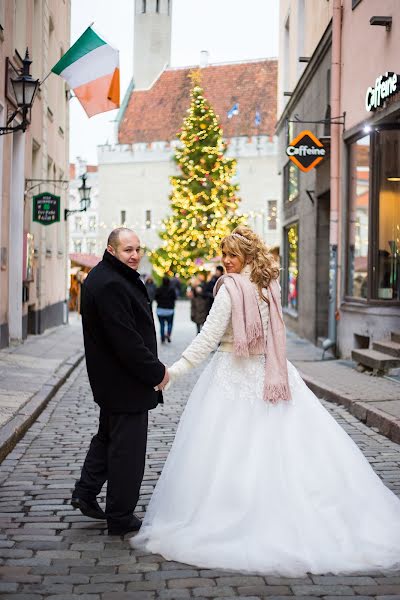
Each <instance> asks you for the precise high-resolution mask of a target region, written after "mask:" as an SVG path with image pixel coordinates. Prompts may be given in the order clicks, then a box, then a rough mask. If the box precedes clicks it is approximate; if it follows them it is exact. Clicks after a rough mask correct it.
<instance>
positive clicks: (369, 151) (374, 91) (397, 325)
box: [338, 0, 400, 356]
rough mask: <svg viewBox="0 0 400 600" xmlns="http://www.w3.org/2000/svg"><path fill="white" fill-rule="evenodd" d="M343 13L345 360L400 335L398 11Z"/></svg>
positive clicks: (353, 7)
mask: <svg viewBox="0 0 400 600" xmlns="http://www.w3.org/2000/svg"><path fill="white" fill-rule="evenodd" d="M341 11H342V15H341V57H342V59H341V73H340V112H341V113H344V112H345V113H346V121H345V129H344V131H342V135H341V148H340V172H341V176H342V182H341V183H342V185H341V200H342V202H341V221H340V226H341V236H340V237H341V240H342V247H341V252H340V262H341V279H340V289H341V305H340V319H339V321H338V344H339V351H340V353H341V354H343V355H345V356H346V355H348V354H349V353H350V351H351V349H354V348H371V347H372V345H373V344H374V342H377V341H379V340H382V339H383V340H384V339H386V340H389V339H390V335H391V332H393V331H396V330H400V153H399V149H400V76H397V75H396V74H397V73H400V69H399V61H400V59H399V55H400V37H399V35H400V5H399V3H398V2H396V0H384V1H383V2H382V1H379V0H368V1H366V0H358V1H357V0H353V1H352V2H343V3H342V8H341ZM381 15H385V17H390V19H389V21H390V22H389V21H388V22H386V24H385V23H382V22H381V20H380V19H379V17H380V16H381ZM372 49H373V51H372ZM365 57H368V60H365ZM391 74H393V75H391Z"/></svg>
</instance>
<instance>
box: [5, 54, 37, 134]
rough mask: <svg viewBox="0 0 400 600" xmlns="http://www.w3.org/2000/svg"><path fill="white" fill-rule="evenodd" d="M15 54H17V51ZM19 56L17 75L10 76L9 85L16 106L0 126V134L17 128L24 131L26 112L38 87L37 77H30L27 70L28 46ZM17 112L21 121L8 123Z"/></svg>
mask: <svg viewBox="0 0 400 600" xmlns="http://www.w3.org/2000/svg"><path fill="white" fill-rule="evenodd" d="M16 54H17V56H19V54H18V52H17V51H16ZM19 58H20V59H21V61H22V68H21V69H20V70H19V71H16V73H17V76H14V77H11V85H12V88H13V92H14V96H15V102H16V104H17V108H16V109H15V110H14V111H13V112H12V113H11V115H10V116H9V117H8V119H7V124H6V126H5V127H0V135H4V134H5V133H12V132H14V131H18V130H21V131H26V128H27V126H28V124H29V120H28V112H29V111H30V109H31V108H32V104H33V101H34V99H35V94H36V91H37V89H38V87H39V79H32V76H31V74H30V72H29V71H30V66H31V63H32V61H31V60H30V58H29V52H28V48H27V49H26V52H25V58H21V57H20V56H19ZM19 113H20V114H21V115H22V121H21V123H18V124H17V125H10V123H12V122H13V120H14V119H15V117H16V116H17V114H19Z"/></svg>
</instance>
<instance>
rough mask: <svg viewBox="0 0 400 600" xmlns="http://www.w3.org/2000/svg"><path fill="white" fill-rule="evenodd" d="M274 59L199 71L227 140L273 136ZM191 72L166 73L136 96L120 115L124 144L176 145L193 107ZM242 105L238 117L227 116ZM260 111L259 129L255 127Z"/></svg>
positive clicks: (224, 65) (274, 101)
mask: <svg viewBox="0 0 400 600" xmlns="http://www.w3.org/2000/svg"><path fill="white" fill-rule="evenodd" d="M277 69H278V61H277V60H276V59H262V60H257V61H246V62H240V63H229V64H221V65H210V66H208V67H205V68H202V69H201V85H202V87H203V88H204V94H205V97H206V98H207V100H208V102H210V104H211V106H212V107H213V109H214V111H215V112H216V113H217V115H219V118H220V122H221V125H222V129H223V133H224V137H225V138H230V137H237V136H252V135H271V136H272V135H274V130H275V124H276V96H277ZM192 70H193V68H192V67H185V68H179V69H166V70H165V71H163V72H162V73H161V75H160V76H159V78H158V79H157V80H156V81H155V83H154V84H153V86H152V87H151V88H150V89H149V90H138V91H136V90H133V92H132V94H131V97H130V100H129V103H128V104H127V107H126V110H125V113H124V114H123V115H121V120H120V124H119V132H118V141H119V143H120V144H133V143H137V142H148V143H149V142H155V141H161V140H163V141H171V140H175V139H176V134H177V131H178V130H179V129H180V127H181V126H182V121H183V119H184V117H185V116H186V111H187V109H188V108H189V105H190V90H191V87H192V82H191V80H190V79H189V77H188V75H189V73H190V72H191V71H192ZM235 103H239V114H238V115H235V116H233V117H232V118H231V119H228V117H227V113H228V111H229V110H230V109H231V108H232V106H233V105H234V104H235ZM256 111H258V112H259V113H260V115H261V123H260V125H259V126H258V127H257V126H256V125H255V122H254V121H255V116H256Z"/></svg>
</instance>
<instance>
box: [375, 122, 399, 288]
mask: <svg viewBox="0 0 400 600" xmlns="http://www.w3.org/2000/svg"><path fill="white" fill-rule="evenodd" d="M375 136H376V137H375V139H376V151H377V156H378V165H379V166H378V170H377V176H378V181H377V190H378V197H377V207H376V213H377V224H376V232H375V236H374V237H375V238H376V242H375V244H374V246H373V247H374V248H375V249H376V250H375V255H374V257H373V259H374V266H375V269H374V270H373V272H374V274H375V278H374V281H373V286H372V295H373V297H374V298H377V299H379V300H399V299H400V130H398V129H390V130H381V131H379V132H377V133H376V134H375Z"/></svg>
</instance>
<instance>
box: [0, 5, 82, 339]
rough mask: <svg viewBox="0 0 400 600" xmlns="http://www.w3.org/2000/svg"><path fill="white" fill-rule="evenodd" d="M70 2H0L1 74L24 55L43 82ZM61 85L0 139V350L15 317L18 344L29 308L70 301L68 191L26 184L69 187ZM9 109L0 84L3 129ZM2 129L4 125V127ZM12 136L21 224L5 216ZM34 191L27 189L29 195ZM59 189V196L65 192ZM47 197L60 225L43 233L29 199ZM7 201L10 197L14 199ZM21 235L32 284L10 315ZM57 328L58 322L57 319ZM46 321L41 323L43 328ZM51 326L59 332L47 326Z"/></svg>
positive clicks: (64, 42) (53, 82)
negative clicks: (19, 147) (21, 127)
mask: <svg viewBox="0 0 400 600" xmlns="http://www.w3.org/2000/svg"><path fill="white" fill-rule="evenodd" d="M70 10H71V6H70V0H7V2H0V23H1V25H2V26H3V28H4V32H3V36H2V37H3V40H2V41H0V65H1V67H0V72H4V66H5V59H6V57H9V58H10V59H11V60H12V61H13V62H14V63H15V64H17V57H16V56H15V54H14V48H17V50H18V51H19V52H20V54H21V55H23V54H24V53H25V49H26V47H28V48H29V53H30V56H31V59H32V65H31V73H32V75H33V76H34V77H35V78H39V79H43V78H44V76H45V75H46V74H47V73H48V72H49V71H50V69H51V68H52V66H54V64H55V63H56V62H57V61H58V60H59V58H60V56H61V55H62V54H63V53H65V51H66V50H67V49H68V47H69V37H70ZM65 89H66V88H65V84H64V82H63V80H61V79H60V78H59V77H56V76H55V75H50V77H49V78H48V79H47V80H46V82H45V83H44V84H43V85H42V86H41V88H40V90H39V92H38V94H37V97H36V99H35V102H34V105H33V109H32V115H31V125H30V126H29V128H28V130H27V132H26V133H25V134H7V135H5V136H1V137H0V161H1V166H0V190H1V197H0V217H1V230H0V246H1V247H2V248H3V251H2V252H3V256H5V255H7V259H6V260H5V261H3V263H2V270H1V271H0V327H1V326H2V328H1V330H0V331H1V335H2V338H1V339H0V345H6V344H5V342H6V340H5V336H6V327H7V324H8V323H9V321H10V314H11V313H13V318H14V321H15V319H16V321H17V322H18V320H19V319H20V318H21V320H22V321H23V325H22V327H21V332H20V331H18V327H17V330H16V333H15V332H14V333H15V335H12V337H14V338H16V339H20V337H21V336H20V333H22V334H23V335H25V334H26V330H27V318H26V315H27V313H28V307H29V309H30V310H31V311H33V312H37V313H38V312H43V311H44V310H48V311H50V312H51V310H52V307H54V306H56V305H57V304H60V305H61V304H62V303H63V302H64V301H65V299H66V295H67V246H66V225H65V223H64V219H63V209H64V206H65V200H66V193H67V192H66V186H60V185H58V184H54V183H49V182H43V183H41V184H40V186H36V187H33V185H34V184H33V183H31V182H29V181H27V180H29V179H43V180H46V179H57V180H60V179H68V127H69V123H68V119H69V116H68V100H67V99H66V96H65ZM11 107H12V105H11V103H10V102H9V101H8V100H7V99H6V98H5V90H4V78H3V77H0V119H2V120H3V122H4V116H5V114H6V112H7V108H9V109H11ZM2 124H3V123H2ZM16 135H22V136H23V138H24V159H23V165H22V179H23V181H22V188H23V190H25V194H24V193H22V194H21V198H18V199H17V200H18V201H19V202H21V207H22V219H21V222H18V220H16V219H15V218H14V217H13V216H12V214H11V213H10V194H11V192H12V173H13V169H14V173H16V172H17V170H16V169H15V164H13V159H12V156H13V145H15V142H16ZM30 188H32V189H30ZM63 188H64V189H63ZM44 191H49V192H52V193H55V194H57V195H60V196H61V222H60V223H58V224H52V225H50V226H47V227H44V226H43V225H39V224H36V223H32V196H33V195H34V194H37V193H40V192H44ZM11 195H12V194H11ZM25 232H29V233H32V234H33V235H34V245H35V259H34V279H33V281H32V282H30V283H27V284H26V285H27V287H28V291H29V300H28V301H26V302H24V303H23V304H22V306H21V308H20V309H18V310H19V312H20V313H21V314H20V315H19V313H17V314H15V310H16V309H15V307H13V306H12V303H10V299H9V289H10V285H9V284H10V281H14V278H16V286H17V288H16V289H17V290H18V291H17V296H19V294H20V293H21V297H22V281H20V273H17V272H16V273H13V272H12V269H13V261H12V260H11V261H10V256H12V255H13V254H14V253H15V252H16V251H18V252H19V251H20V248H21V244H23V239H24V234H25ZM54 318H56V320H57V319H58V320H59V317H54V314H53V317H52V319H53V321H54ZM46 323H47V325H48V324H49V323H50V321H49V320H48V319H47V320H46V319H45V318H43V319H42V328H44V327H46V326H47V325H46ZM50 324H57V323H55V322H52V323H50Z"/></svg>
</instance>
